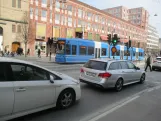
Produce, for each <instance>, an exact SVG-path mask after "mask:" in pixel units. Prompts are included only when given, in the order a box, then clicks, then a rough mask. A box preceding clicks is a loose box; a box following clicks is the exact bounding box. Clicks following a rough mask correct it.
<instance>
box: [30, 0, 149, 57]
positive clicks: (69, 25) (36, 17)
mask: <svg viewBox="0 0 161 121" xmlns="http://www.w3.org/2000/svg"><path fill="white" fill-rule="evenodd" d="M83 33H84V34H83ZM110 33H116V34H118V36H119V37H120V38H121V41H128V38H129V36H130V38H131V40H132V46H137V43H140V47H142V48H143V47H145V45H146V38H147V36H146V35H147V33H146V31H145V29H144V28H142V27H140V26H136V25H134V24H131V23H130V22H128V21H125V20H122V19H120V18H117V17H114V16H112V15H110V14H108V13H106V12H104V11H102V10H99V9H97V8H94V7H92V6H90V5H87V4H85V3H83V2H80V1H77V0H68V1H65V0H62V1H60V0H30V34H29V42H30V44H29V48H30V49H31V52H32V54H33V55H34V54H36V51H37V49H38V48H41V50H42V52H43V53H46V41H47V39H48V38H49V37H53V38H58V37H64V38H75V37H77V38H84V39H89V40H95V41H107V34H110Z"/></svg>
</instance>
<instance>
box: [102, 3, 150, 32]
mask: <svg viewBox="0 0 161 121" xmlns="http://www.w3.org/2000/svg"><path fill="white" fill-rule="evenodd" d="M103 11H105V12H107V13H109V14H111V15H113V16H116V17H118V18H121V19H124V20H126V21H129V22H131V23H132V24H135V25H138V26H141V27H143V28H146V29H147V27H148V20H149V13H148V11H147V10H145V9H144V8H142V7H139V8H132V9H128V8H126V7H124V6H118V7H114V8H108V9H104V10H103Z"/></svg>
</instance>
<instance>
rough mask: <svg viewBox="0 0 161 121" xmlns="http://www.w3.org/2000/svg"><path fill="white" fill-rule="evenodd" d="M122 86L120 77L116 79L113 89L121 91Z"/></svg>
mask: <svg viewBox="0 0 161 121" xmlns="http://www.w3.org/2000/svg"><path fill="white" fill-rule="evenodd" d="M122 88H123V80H122V79H118V80H117V82H116V84H115V90H116V91H117V92H119V91H121V90H122Z"/></svg>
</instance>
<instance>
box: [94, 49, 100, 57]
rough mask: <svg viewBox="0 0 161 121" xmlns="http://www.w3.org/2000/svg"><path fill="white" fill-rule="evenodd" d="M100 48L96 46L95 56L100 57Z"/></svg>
mask: <svg viewBox="0 0 161 121" xmlns="http://www.w3.org/2000/svg"><path fill="white" fill-rule="evenodd" d="M100 50H101V49H100V48H95V58H100Z"/></svg>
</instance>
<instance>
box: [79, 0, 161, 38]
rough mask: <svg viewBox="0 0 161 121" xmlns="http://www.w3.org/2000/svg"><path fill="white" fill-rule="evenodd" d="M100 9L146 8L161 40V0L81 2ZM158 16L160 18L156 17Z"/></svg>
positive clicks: (91, 0) (86, 0) (83, 0)
mask: <svg viewBox="0 0 161 121" xmlns="http://www.w3.org/2000/svg"><path fill="white" fill-rule="evenodd" d="M80 1H82V2H84V3H87V4H89V5H92V6H94V7H96V8H99V9H105V8H111V7H116V6H125V7H127V8H136V7H144V8H145V9H146V10H148V12H149V14H150V20H149V22H150V24H151V25H152V26H155V27H156V28H157V30H158V33H159V36H160V38H161V0H80ZM155 14H157V15H158V16H154V15H155Z"/></svg>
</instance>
